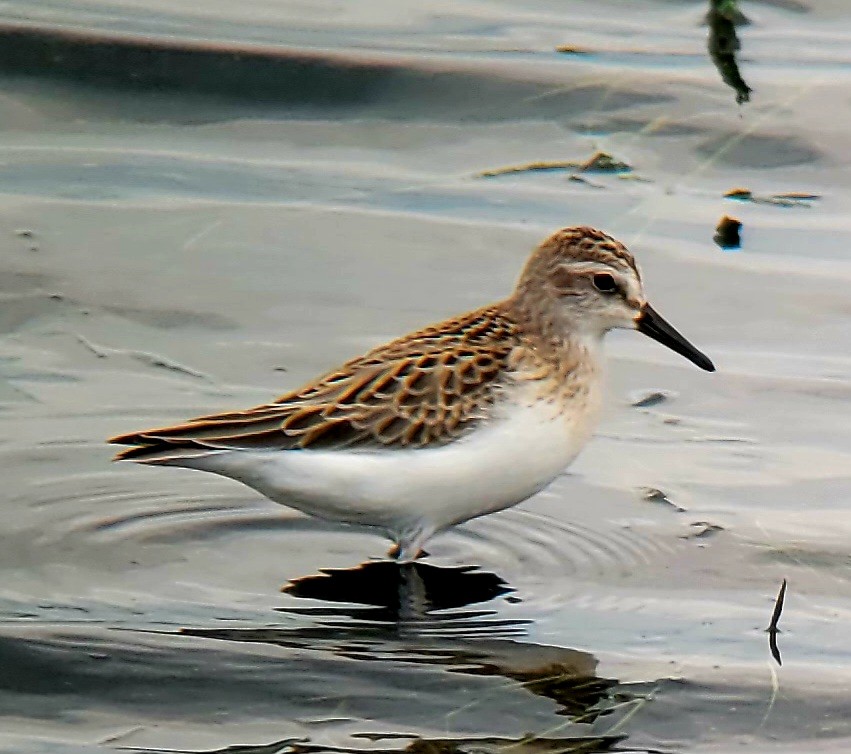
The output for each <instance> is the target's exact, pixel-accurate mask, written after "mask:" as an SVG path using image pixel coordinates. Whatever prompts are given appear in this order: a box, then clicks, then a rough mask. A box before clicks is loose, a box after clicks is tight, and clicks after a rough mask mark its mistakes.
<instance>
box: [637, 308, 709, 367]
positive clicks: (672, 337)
mask: <svg viewBox="0 0 851 754" xmlns="http://www.w3.org/2000/svg"><path fill="white" fill-rule="evenodd" d="M637 322H638V331H639V332H643V333H644V334H645V335H649V336H650V337H651V338H653V340H658V341H659V342H660V343H661V344H662V345H663V346H668V348H670V349H671V350H672V351H676V352H677V353H678V354H680V355H681V356H685V357H686V358H687V359H688V360H689V361H691V362H692V363H694V364H697V366H699V367H700V368H701V369H705V370H706V371H707V372H714V371H715V365H714V364H713V363H712V362H711V361H710V360H709V359H708V358H707V357H706V356H704V355H703V354H702V353H701V352H700V351H698V350H697V349H696V348H695V347H694V346H693V345H692V344H691V343H689V342H688V341H687V340H686V339H685V338H684V337H683V336H682V335H680V334H679V333H678V332H677V331H676V330H675V329H674V328H673V327H671V326H670V325H669V324H668V323H667V322H666V321H665V320H664V319H662V317H661V316H660V315H659V314H658V313H657V312H656V310H655V309H654V308H653V307H652V306H650V304H645V305H644V308H643V309H642V310H641V315H640V316H639V318H638V320H637Z"/></svg>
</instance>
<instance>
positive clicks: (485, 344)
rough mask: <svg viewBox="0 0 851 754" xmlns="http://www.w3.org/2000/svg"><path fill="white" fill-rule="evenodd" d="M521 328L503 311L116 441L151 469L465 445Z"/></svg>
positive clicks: (451, 323)
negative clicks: (263, 398) (272, 397)
mask: <svg viewBox="0 0 851 754" xmlns="http://www.w3.org/2000/svg"><path fill="white" fill-rule="evenodd" d="M517 339H518V328H517V325H516V323H515V322H514V321H513V320H512V318H511V317H510V316H509V314H508V310H507V309H506V307H505V306H504V305H503V304H496V305H494V306H489V307H486V308H483V309H479V310H476V311H473V312H470V313H468V314H465V315H462V316H460V317H457V318H455V319H451V320H447V321H445V322H441V323H440V324H439V325H433V326H431V327H427V328H425V329H423V330H420V331H418V332H415V333H412V334H411V335H408V336H405V337H403V338H399V339H397V340H394V341H392V342H390V343H387V344H385V345H383V346H379V347H378V348H375V349H373V350H372V351H370V352H368V353H367V354H365V355H363V356H360V357H358V358H355V359H352V360H351V361H349V362H347V363H346V364H344V365H343V366H342V367H340V368H339V369H337V370H336V371H333V372H330V373H329V374H326V375H325V376H324V377H321V378H320V379H319V380H317V381H315V382H313V383H311V384H309V385H306V386H304V387H302V388H300V389H299V390H295V391H293V392H291V393H287V394H285V395H283V396H281V397H280V398H278V399H277V400H276V401H274V402H273V403H269V404H264V405H261V406H256V407H254V408H249V409H247V410H245V411H235V412H231V413H224V414H214V415H211V416H202V417H198V418H196V419H192V420H190V421H188V422H186V423H185V424H179V425H177V426H173V427H164V428H161V429H152V430H146V431H143V432H137V433H132V434H128V435H122V436H119V437H114V438H112V439H111V440H110V442H112V443H118V444H122V445H134V446H136V447H133V448H129V449H128V450H125V451H122V452H121V453H119V454H118V455H117V456H116V458H118V459H127V460H137V461H146V460H148V461H150V462H156V461H158V460H164V459H167V457H169V456H172V455H183V454H185V453H186V452H187V451H188V452H190V453H191V452H192V451H202V452H203V451H210V450H232V449H239V450H242V449H254V448H256V449H264V450H296V449H304V448H310V449H328V448H346V447H357V448H368V447H385V448H416V447H426V446H437V445H444V444H446V443H449V442H451V441H453V440H455V439H457V438H459V437H461V436H462V435H463V434H464V433H465V432H466V431H467V430H468V429H470V428H472V427H473V426H474V425H475V424H476V423H477V422H478V421H480V420H481V419H483V418H486V416H487V414H488V409H489V408H490V407H491V405H492V404H493V402H494V399H495V395H496V393H497V391H498V390H499V389H500V387H501V384H502V380H503V379H504V377H505V374H506V371H507V370H506V366H507V363H508V357H509V355H510V353H511V351H512V349H513V348H514V346H515V345H516V343H517Z"/></svg>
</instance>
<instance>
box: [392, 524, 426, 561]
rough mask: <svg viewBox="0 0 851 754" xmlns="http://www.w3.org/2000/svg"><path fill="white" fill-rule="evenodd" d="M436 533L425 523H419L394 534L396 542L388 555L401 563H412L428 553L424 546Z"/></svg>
mask: <svg viewBox="0 0 851 754" xmlns="http://www.w3.org/2000/svg"><path fill="white" fill-rule="evenodd" d="M432 534H434V529H433V528H432V527H431V526H426V525H425V524H419V525H417V526H415V527H413V528H411V529H407V530H405V531H400V532H396V533H395V534H394V536H395V539H396V544H395V545H393V547H391V548H390V550H389V551H388V553H387V555H388V556H389V557H391V558H394V559H395V560H397V561H398V562H399V563H412V562H413V561H414V560H416V559H417V558H424V557H427V556H428V553H427V552H426V551H425V550H423V548H422V546H423V545H424V544H425V543H426V541H427V540H428V539H429V537H431V535H432Z"/></svg>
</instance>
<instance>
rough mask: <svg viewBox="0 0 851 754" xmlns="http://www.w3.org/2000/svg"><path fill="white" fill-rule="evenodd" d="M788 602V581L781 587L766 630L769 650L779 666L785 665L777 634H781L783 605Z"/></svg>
mask: <svg viewBox="0 0 851 754" xmlns="http://www.w3.org/2000/svg"><path fill="white" fill-rule="evenodd" d="M785 601H786V579H783V583H782V584H781V585H780V591H779V592H778V593H777V599H776V600H775V601H774V612H772V614H771V621H770V622H769V624H768V628H766V629H765V631H766V633H767V634H768V648H769V649H770V650H771V656H772V657H773V658H774V659H775V660H776V661H777V664H778V665H782V664H783V660H781V659H780V647H778V646H777V634H779V633H781V631H780V629H779V628H778V627H777V624H778V623H779V622H780V616H781V615H782V614H783V603H784V602H785Z"/></svg>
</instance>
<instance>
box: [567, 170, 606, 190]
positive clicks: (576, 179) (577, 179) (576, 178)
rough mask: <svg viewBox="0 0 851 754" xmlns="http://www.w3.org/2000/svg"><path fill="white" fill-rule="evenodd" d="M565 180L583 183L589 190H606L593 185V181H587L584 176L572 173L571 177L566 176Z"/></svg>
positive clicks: (601, 186)
mask: <svg viewBox="0 0 851 754" xmlns="http://www.w3.org/2000/svg"><path fill="white" fill-rule="evenodd" d="M567 180H569V181H573V182H574V183H584V184H585V185H586V186H590V187H591V188H597V189H601V188H606V187H605V186H603V185H602V184H600V183H595V182H594V181H589V180H588V179H587V178H585V177H584V176H581V175H577V174H576V173H574V174H573V175H571V176H568V178H567Z"/></svg>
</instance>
